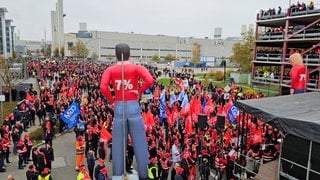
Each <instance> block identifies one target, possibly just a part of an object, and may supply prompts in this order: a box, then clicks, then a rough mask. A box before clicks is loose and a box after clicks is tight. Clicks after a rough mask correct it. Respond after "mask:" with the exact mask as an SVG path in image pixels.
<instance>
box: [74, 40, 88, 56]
mask: <svg viewBox="0 0 320 180" xmlns="http://www.w3.org/2000/svg"><path fill="white" fill-rule="evenodd" d="M71 54H72V55H73V56H75V57H77V58H82V59H84V58H86V57H88V54H89V50H88V49H87V48H86V46H85V45H84V44H83V43H82V42H77V43H76V44H75V45H74V46H72V47H71Z"/></svg>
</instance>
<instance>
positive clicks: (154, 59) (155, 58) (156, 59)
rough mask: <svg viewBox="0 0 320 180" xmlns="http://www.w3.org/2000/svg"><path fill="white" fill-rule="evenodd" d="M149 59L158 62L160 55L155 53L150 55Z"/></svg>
mask: <svg viewBox="0 0 320 180" xmlns="http://www.w3.org/2000/svg"><path fill="white" fill-rule="evenodd" d="M151 60H152V61H154V62H160V57H159V55H158V54H155V55H153V56H152V58H151Z"/></svg>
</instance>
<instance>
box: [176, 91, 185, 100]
mask: <svg viewBox="0 0 320 180" xmlns="http://www.w3.org/2000/svg"><path fill="white" fill-rule="evenodd" d="M183 98H184V90H182V91H180V93H179V95H178V98H177V100H178V101H183Z"/></svg>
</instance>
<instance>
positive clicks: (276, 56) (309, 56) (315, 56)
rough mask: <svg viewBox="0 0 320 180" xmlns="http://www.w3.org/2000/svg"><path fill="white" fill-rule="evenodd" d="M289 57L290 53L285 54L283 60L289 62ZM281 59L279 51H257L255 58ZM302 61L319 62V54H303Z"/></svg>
mask: <svg viewBox="0 0 320 180" xmlns="http://www.w3.org/2000/svg"><path fill="white" fill-rule="evenodd" d="M289 57H290V54H286V55H285V62H289ZM281 60H282V54H281V53H278V54H277V53H268V52H266V53H263V52H258V53H257V55H256V58H255V61H263V62H281ZM303 61H304V63H305V64H320V54H304V55H303Z"/></svg>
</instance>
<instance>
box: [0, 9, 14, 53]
mask: <svg viewBox="0 0 320 180" xmlns="http://www.w3.org/2000/svg"><path fill="white" fill-rule="evenodd" d="M7 12H8V11H7V9H6V8H0V56H2V57H3V58H4V59H8V58H11V57H12V53H13V51H14V38H13V34H14V26H12V20H10V19H6V18H5V14H6V13H7Z"/></svg>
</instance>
